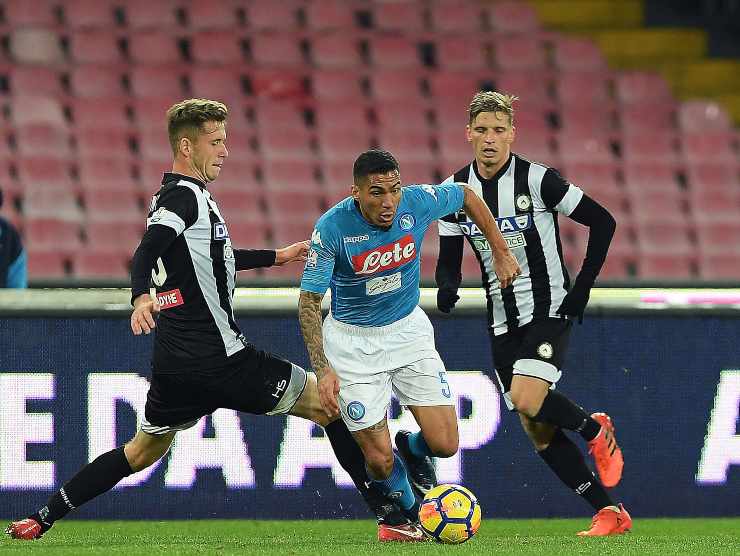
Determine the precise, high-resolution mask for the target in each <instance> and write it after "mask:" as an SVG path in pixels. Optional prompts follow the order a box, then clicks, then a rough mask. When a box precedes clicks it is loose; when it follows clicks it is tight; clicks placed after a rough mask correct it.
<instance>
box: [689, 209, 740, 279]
mask: <svg viewBox="0 0 740 556" xmlns="http://www.w3.org/2000/svg"><path fill="white" fill-rule="evenodd" d="M695 223H696V228H695V230H696V243H697V246H698V252H699V253H700V254H703V253H706V254H724V253H738V252H740V219H738V218H727V219H717V218H714V217H713V215H711V214H710V215H707V216H706V217H705V218H696V217H695ZM738 272H740V269H738Z"/></svg>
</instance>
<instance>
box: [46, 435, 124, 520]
mask: <svg viewBox="0 0 740 556" xmlns="http://www.w3.org/2000/svg"><path fill="white" fill-rule="evenodd" d="M132 473H133V471H132V470H131V466H130V465H129V463H128V460H127V459H126V455H125V454H124V453H123V446H119V447H118V448H116V449H115V450H111V451H110V452H106V453H104V454H101V455H99V456H98V457H97V458H95V459H94V460H93V461H91V462H90V463H88V464H87V465H86V466H85V467H83V468H82V469H80V470H79V471H78V472H77V475H75V476H74V477H72V478H71V479H70V480H69V481H67V483H65V485H64V486H63V487H62V488H60V489H59V490H58V491H56V492H55V493H54V494H53V495H52V496H51V498H49V500H48V501H47V502H46V506H44V507H43V508H41V509H40V510H39V511H38V512H36V513H35V514H34V515H32V516H31V517H33V518H34V519H36V520H37V521H39V523H41V528H42V530H44V531H46V530H47V529H49V527H51V526H52V525H53V524H54V522H55V521H56V520H58V519H61V518H63V517H64V516H65V515H67V514H68V513H69V512H70V511H72V510H74V509H75V508H79V507H80V506H82V504H84V503H85V502H87V501H89V500H92V499H93V498H95V497H96V496H97V495H99V494H103V493H104V492H107V491H109V490H110V489H112V488H113V487H114V486H116V484H117V483H118V481H120V480H121V479H123V478H124V477H128V476H129V475H131V474H132Z"/></svg>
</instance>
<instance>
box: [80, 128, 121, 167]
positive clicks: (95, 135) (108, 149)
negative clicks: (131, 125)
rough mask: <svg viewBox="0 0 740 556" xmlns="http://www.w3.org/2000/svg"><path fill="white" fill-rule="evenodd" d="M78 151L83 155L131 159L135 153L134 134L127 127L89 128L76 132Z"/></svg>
mask: <svg viewBox="0 0 740 556" xmlns="http://www.w3.org/2000/svg"><path fill="white" fill-rule="evenodd" d="M75 138H76V140H77V152H78V153H79V155H80V156H82V157H94V156H104V157H109V158H115V157H119V158H123V159H125V160H129V159H130V158H131V156H132V155H133V150H132V144H133V143H132V140H133V137H132V134H131V132H130V131H128V130H126V129H120V128H118V129H116V128H104V127H100V128H98V129H91V128H88V129H86V130H83V131H81V132H78V133H76V134H75Z"/></svg>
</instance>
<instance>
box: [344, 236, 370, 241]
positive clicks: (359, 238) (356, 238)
mask: <svg viewBox="0 0 740 556" xmlns="http://www.w3.org/2000/svg"><path fill="white" fill-rule="evenodd" d="M369 239H370V236H369V235H367V234H363V235H361V236H347V237H345V238H344V243H360V242H361V241H367V240H369Z"/></svg>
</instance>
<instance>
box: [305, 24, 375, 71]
mask: <svg viewBox="0 0 740 556" xmlns="http://www.w3.org/2000/svg"><path fill="white" fill-rule="evenodd" d="M310 44H311V61H312V62H313V64H314V66H316V67H317V68H322V69H342V68H344V69H351V68H358V67H361V65H362V58H361V56H360V43H359V42H358V40H357V36H356V35H355V34H353V33H336V32H335V33H328V34H320V35H317V36H315V37H313V38H312V40H311V41H310Z"/></svg>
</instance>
